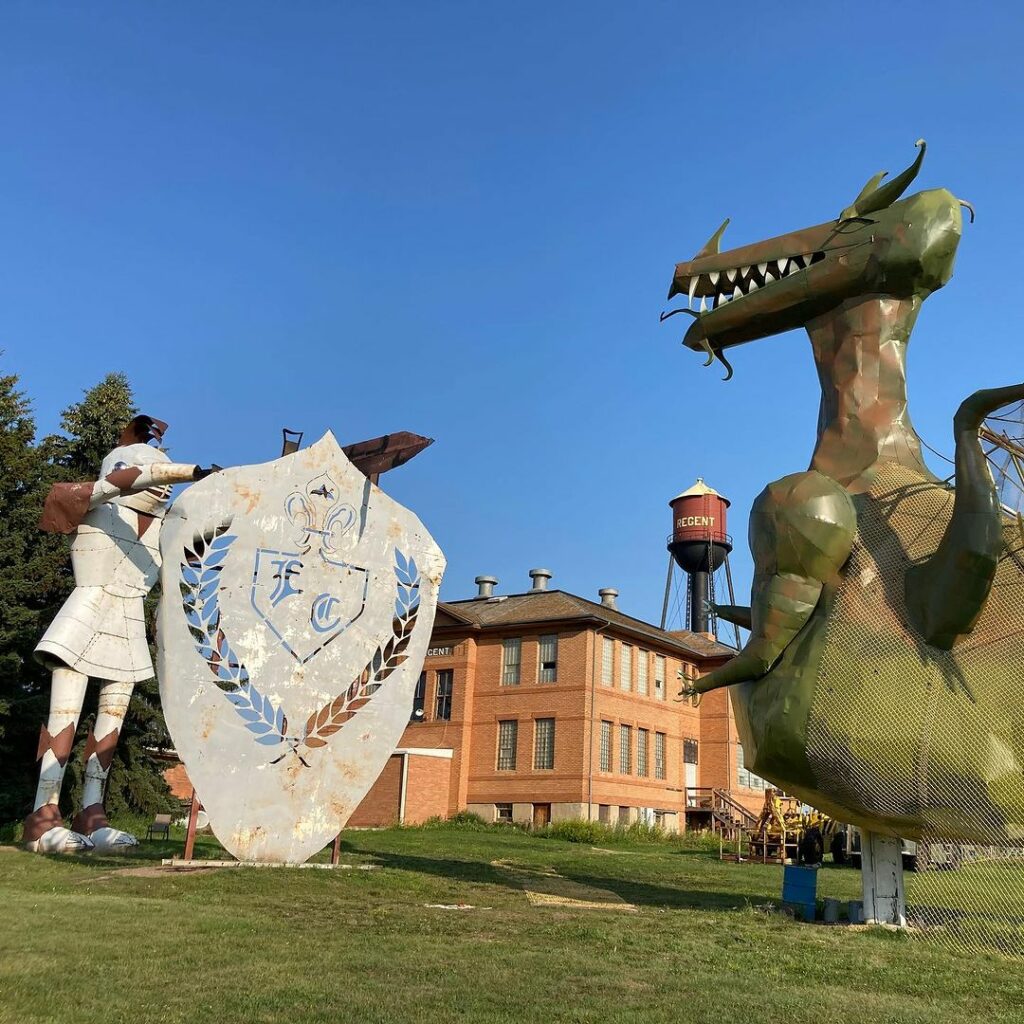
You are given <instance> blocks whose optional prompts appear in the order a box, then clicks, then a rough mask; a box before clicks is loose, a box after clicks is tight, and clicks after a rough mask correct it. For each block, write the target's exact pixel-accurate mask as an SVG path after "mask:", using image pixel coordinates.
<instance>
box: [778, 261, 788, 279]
mask: <svg viewBox="0 0 1024 1024" xmlns="http://www.w3.org/2000/svg"><path fill="white" fill-rule="evenodd" d="M775 266H776V267H778V270H779V277H785V276H786V274H787V273H788V272H789V259H788V258H786V259H781V260H776V261H775Z"/></svg>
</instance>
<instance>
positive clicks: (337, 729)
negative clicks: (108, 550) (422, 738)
mask: <svg viewBox="0 0 1024 1024" xmlns="http://www.w3.org/2000/svg"><path fill="white" fill-rule="evenodd" d="M421 440H423V439H421ZM356 447H358V446H356ZM350 451H352V453H353V460H355V459H357V457H358V456H357V455H356V453H355V451H354V449H350ZM161 550H162V551H163V574H162V585H163V599H162V601H161V605H160V617H159V623H158V640H159V666H160V672H159V676H160V696H161V700H162V703H163V708H164V715H165V716H166V719H167V726H168V729H169V730H170V733H171V736H172V738H173V739H174V745H175V749H176V750H177V751H178V753H179V755H180V756H181V758H182V761H183V762H184V764H185V768H186V771H187V772H188V775H189V778H190V779H191V781H192V783H193V785H194V786H195V787H196V792H197V794H198V795H199V797H200V799H201V800H202V803H203V806H204V807H205V809H206V810H207V812H208V813H209V816H210V825H211V827H212V829H213V831H214V833H215V834H216V836H217V838H218V839H219V840H220V841H221V843H223V845H224V846H225V847H226V848H227V849H228V850H229V851H230V852H231V853H232V854H234V855H235V856H236V857H237V858H238V859H239V860H243V861H261V862H264V863H290V864H297V863H302V862H303V861H304V860H306V859H307V858H308V857H309V856H311V855H312V854H314V853H316V852H317V851H318V850H320V849H322V848H323V846H324V845H325V844H326V843H327V842H329V841H330V840H331V839H332V838H333V837H334V836H336V835H337V834H338V832H339V831H340V829H341V828H342V827H343V826H344V824H345V822H346V821H347V820H348V817H349V815H350V814H351V813H352V811H353V810H355V808H356V807H357V806H358V804H359V802H360V801H361V800H362V798H363V797H364V796H365V795H366V793H367V791H368V790H369V788H370V786H371V785H372V784H373V783H374V781H375V780H376V779H377V777H378V776H379V775H380V772H381V770H382V769H383V767H384V765H385V764H386V763H387V760H388V758H389V757H390V756H391V754H392V753H393V751H394V749H395V746H396V745H397V743H398V741H399V739H400V738H401V735H402V731H403V729H404V728H405V726H406V725H407V724H408V721H409V713H410V708H411V707H412V702H413V691H414V689H415V687H416V682H417V679H418V678H419V674H420V669H421V668H422V665H423V659H424V657H425V655H426V650H427V644H428V642H429V640H430V632H431V628H432V625H433V620H434V610H435V608H436V604H437V592H438V588H439V586H440V582H441V574H442V573H443V571H444V564H445V563H444V556H443V555H442V554H441V551H440V549H439V548H438V546H437V545H436V544H435V543H434V540H433V538H432V537H431V536H430V534H429V533H428V532H427V530H426V529H425V528H424V526H423V524H422V523H421V522H420V521H419V520H418V519H417V518H416V516H415V515H413V513H412V512H410V511H409V510H408V509H405V508H403V507H402V506H401V505H399V504H398V503H397V502H396V501H394V500H393V499H392V498H390V497H388V495H386V494H385V493H384V492H383V491H382V490H380V488H378V487H376V486H375V485H374V484H373V483H371V481H370V479H368V477H367V476H366V475H364V473H363V472H361V471H360V469H359V468H358V467H357V465H354V464H353V461H350V459H349V458H348V457H347V456H346V453H345V452H344V451H343V450H342V449H341V448H340V447H339V445H338V443H337V441H336V440H335V439H334V436H333V435H332V434H330V433H328V434H326V435H325V436H324V437H323V438H321V439H320V440H319V441H318V442H317V443H316V444H313V445H311V446H310V447H308V448H304V449H301V450H298V451H294V452H291V453H290V454H287V455H284V456H283V457H282V458H279V459H276V460H274V461H273V462H269V463H266V464H264V465H257V466H239V467H235V468H233V469H226V470H223V471H222V472H220V473H218V474H217V475H216V476H215V477H211V478H210V479H208V480H206V481H204V482H203V483H201V484H199V485H197V486H196V487H192V488H189V490H188V491H186V492H185V494H184V495H183V496H182V497H181V498H179V499H178V500H177V501H176V502H175V503H174V505H173V506H172V508H171V510H170V513H169V515H168V519H167V523H166V525H165V529H164V534H163V537H162V538H161Z"/></svg>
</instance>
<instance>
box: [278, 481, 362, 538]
mask: <svg viewBox="0 0 1024 1024" xmlns="http://www.w3.org/2000/svg"><path fill="white" fill-rule="evenodd" d="M338 493H339V489H338V485H337V484H336V483H335V482H334V481H333V480H332V479H331V476H330V474H329V473H321V474H320V475H319V476H316V477H313V479H312V480H310V481H309V483H307V484H306V488H305V491H293V492H292V493H291V494H289V495H288V499H287V500H286V501H285V505H284V508H285V513H286V515H287V516H288V519H289V521H290V522H291V524H292V525H293V526H294V527H295V528H296V531H297V534H296V535H297V543H298V545H299V547H300V549H301V551H302V553H303V554H305V553H306V552H308V551H309V550H310V549H311V548H312V547H313V544H314V543H316V542H319V544H320V547H321V550H322V551H323V553H324V555H325V557H329V556H331V555H334V554H336V553H337V552H338V551H339V549H340V547H341V540H342V537H343V536H344V535H345V534H346V533H347V532H348V530H349V529H350V528H351V526H352V524H353V523H354V522H355V521H356V510H355V509H354V508H353V507H352V506H351V505H350V504H349V503H348V502H343V501H341V500H339V498H338Z"/></svg>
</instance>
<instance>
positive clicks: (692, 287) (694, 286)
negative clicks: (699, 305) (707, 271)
mask: <svg viewBox="0 0 1024 1024" xmlns="http://www.w3.org/2000/svg"><path fill="white" fill-rule="evenodd" d="M696 290H697V277H696V275H694V276H693V277H691V278H690V301H689V302H688V303H687V304H686V305H687V308H689V307H690V306H692V305H693V293H694V292H695V291H696Z"/></svg>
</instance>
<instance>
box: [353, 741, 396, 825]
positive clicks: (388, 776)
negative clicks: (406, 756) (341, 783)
mask: <svg viewBox="0 0 1024 1024" xmlns="http://www.w3.org/2000/svg"><path fill="white" fill-rule="evenodd" d="M401 791H402V757H401V755H400V754H392V755H391V757H389V758H388V763H387V764H386V765H384V770H383V771H382V772H381V773H380V775H379V776H378V778H377V781H376V782H375V783H374V784H373V785H372V786H371V787H370V792H369V793H367V794H366V796H365V797H364V798H363V802H362V803H361V804H360V805H359V806H358V807H357V808H356V809H355V810H354V811H353V812H352V817H351V818H349V820H348V823H349V825H354V826H355V827H357V828H358V827H367V826H372V825H394V824H395V823H396V822H397V821H398V805H399V799H400V797H401Z"/></svg>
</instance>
